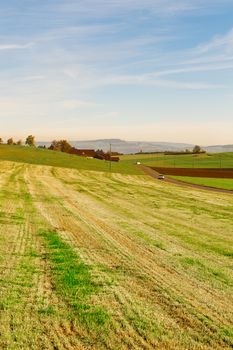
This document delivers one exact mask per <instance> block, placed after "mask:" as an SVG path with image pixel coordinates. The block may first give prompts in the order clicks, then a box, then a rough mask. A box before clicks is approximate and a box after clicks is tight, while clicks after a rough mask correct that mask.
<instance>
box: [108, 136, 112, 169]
mask: <svg viewBox="0 0 233 350" xmlns="http://www.w3.org/2000/svg"><path fill="white" fill-rule="evenodd" d="M109 146H110V147H109V172H110V173H111V172H112V161H111V158H112V144H111V143H110V145H109Z"/></svg>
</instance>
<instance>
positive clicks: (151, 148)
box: [38, 139, 233, 153]
mask: <svg viewBox="0 0 233 350" xmlns="http://www.w3.org/2000/svg"><path fill="white" fill-rule="evenodd" d="M70 143H71V144H72V145H73V146H75V147H76V148H91V149H103V150H104V151H108V150H109V147H110V143H111V145H112V150H113V151H116V152H120V153H136V152H140V151H143V152H163V151H182V150H185V149H186V148H188V149H190V150H191V149H192V148H193V147H194V145H193V144H188V143H175V142H153V141H152V142H148V141H125V140H120V139H99V140H88V141H70ZM38 145H46V146H49V145H50V142H48V141H45V142H43V141H40V142H38ZM203 148H204V149H205V150H206V151H207V152H213V153H216V152H233V145H216V146H206V147H203Z"/></svg>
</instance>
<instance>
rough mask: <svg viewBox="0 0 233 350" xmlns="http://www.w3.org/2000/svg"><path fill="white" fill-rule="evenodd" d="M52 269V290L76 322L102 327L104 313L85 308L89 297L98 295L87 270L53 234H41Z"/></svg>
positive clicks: (87, 306)
mask: <svg viewBox="0 0 233 350" xmlns="http://www.w3.org/2000/svg"><path fill="white" fill-rule="evenodd" d="M40 235H41V236H42V237H43V238H44V241H45V245H46V247H47V249H48V259H49V261H50V262H51V266H52V276H53V284H54V288H55V290H56V291H57V293H58V294H60V295H61V296H62V297H63V299H64V300H65V301H66V302H67V303H68V305H69V306H70V308H71V310H72V314H73V315H74V316H75V318H76V321H78V322H79V323H80V324H82V325H85V326H86V327H87V328H89V329H92V330H93V329H94V330H95V329H98V328H99V327H103V326H104V325H105V324H107V323H108V321H109V315H108V314H107V312H106V311H105V310H104V309H102V308H101V307H98V306H92V305H90V304H88V299H89V297H90V296H91V295H93V294H95V293H98V292H99V290H100V286H98V285H97V284H96V283H95V282H94V281H93V278H92V275H91V268H90V267H89V266H87V265H86V264H84V263H83V262H82V261H81V259H80V258H79V257H78V256H77V254H76V253H75V252H74V251H73V250H72V248H71V247H70V246H69V245H68V244H67V243H65V242H64V241H63V240H62V239H61V238H60V237H59V235H58V233H57V232H55V231H48V230H47V231H45V230H41V231H40Z"/></svg>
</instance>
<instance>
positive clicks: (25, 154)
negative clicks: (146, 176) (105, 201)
mask: <svg viewBox="0 0 233 350" xmlns="http://www.w3.org/2000/svg"><path fill="white" fill-rule="evenodd" d="M0 160H8V161H13V162H21V163H29V164H41V165H51V166H54V167H64V168H70V169H82V170H94V171H103V172H110V166H109V162H108V161H103V160H99V159H88V158H85V157H79V156H76V155H72V154H67V153H63V152H58V151H50V150H48V149H43V148H36V147H24V146H8V145H0ZM111 171H112V172H116V173H121V174H142V172H141V171H140V169H138V168H136V167H135V166H134V163H133V162H119V163H116V162H111Z"/></svg>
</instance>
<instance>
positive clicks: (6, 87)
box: [0, 0, 233, 145]
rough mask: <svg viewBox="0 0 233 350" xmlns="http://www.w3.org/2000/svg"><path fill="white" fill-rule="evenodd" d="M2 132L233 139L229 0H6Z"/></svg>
mask: <svg viewBox="0 0 233 350" xmlns="http://www.w3.org/2000/svg"><path fill="white" fill-rule="evenodd" d="M0 91H1V93H0V125H1V127H0V137H2V138H4V139H6V138H9V137H11V136H13V137H14V138H16V139H19V138H23V139H24V138H25V137H26V136H27V135H28V134H33V135H35V136H36V139H37V140H43V141H45V140H48V141H50V140H53V139H58V138H65V139H68V140H88V139H101V138H121V139H125V140H142V141H170V142H187V143H195V144H201V145H210V144H230V143H231V144H232V143H233V1H232V0H205V1H203V0H179V1H178V0H143V1H142V0H76V1H75V0H40V1H36V0H20V1H18V0H8V1H5V0H0Z"/></svg>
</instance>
